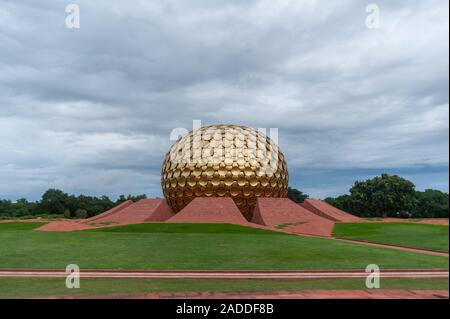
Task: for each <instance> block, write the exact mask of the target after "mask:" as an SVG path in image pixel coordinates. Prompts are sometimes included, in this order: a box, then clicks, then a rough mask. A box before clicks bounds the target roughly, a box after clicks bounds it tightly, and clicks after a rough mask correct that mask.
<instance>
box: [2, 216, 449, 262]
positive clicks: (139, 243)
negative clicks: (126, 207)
mask: <svg viewBox="0 0 450 319" xmlns="http://www.w3.org/2000/svg"><path fill="white" fill-rule="evenodd" d="M5 227H6V226H3V228H5ZM15 227H16V226H14V225H9V227H6V229H2V230H0V243H1V245H0V268H57V269H65V267H66V266H67V265H68V264H77V265H79V266H80V267H81V269H211V270H212V269H299V270H300V269H365V268H366V266H367V265H368V264H377V265H379V266H380V267H381V269H399V268H408V269H412V268H448V258H447V257H441V256H431V255H425V254H419V253H414V252H408V251H399V250H393V249H387V248H380V247H370V246H367V245H362V244H351V243H344V242H338V241H333V240H329V239H322V238H311V237H300V236H295V235H285V234H279V235H278V234H276V235H275V234H273V233H272V232H265V231H264V230H258V232H257V233H253V232H254V231H255V230H253V229H251V230H250V229H249V230H248V232H247V233H232V232H230V229H231V228H234V227H231V228H230V226H228V225H216V226H214V227H217V228H219V229H220V228H221V229H222V230H223V232H209V231H210V230H211V227H213V226H211V225H202V224H190V225H189V226H180V225H174V226H170V225H168V224H165V225H164V226H155V224H145V225H141V226H133V227H131V226H126V227H131V228H129V229H132V230H130V231H129V232H123V231H114V229H109V230H107V229H106V228H105V229H103V230H97V231H78V232H40V231H33V230H17V228H15ZM20 227H22V226H20ZM136 227H137V228H136ZM155 227H162V228H161V229H165V232H154V230H155ZM166 227H168V228H171V227H173V232H167V231H168V228H166ZM180 227H181V228H180ZM117 229H119V228H116V230H117ZM137 229H139V230H140V231H139V232H137V231H136V230H137ZM175 229H178V231H175ZM186 229H190V230H189V232H186ZM208 229H209V230H208ZM234 229H240V228H239V227H238V228H234ZM111 230H112V231H111ZM239 231H241V230H239Z"/></svg>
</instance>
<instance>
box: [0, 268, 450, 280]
mask: <svg viewBox="0 0 450 319" xmlns="http://www.w3.org/2000/svg"><path fill="white" fill-rule="evenodd" d="M80 275H81V277H83V278H145V279H331V278H366V277H367V273H366V272H364V271H362V270H309V271H308V270H273V271H264V270H247V271H244V270H217V271H214V270H82V271H81V273H80ZM66 276H67V273H66V272H65V271H64V270H55V269H53V270H52V269H47V270H45V269H0V277H30V278H35V277H41V278H60V277H66ZM380 277H381V278H448V277H449V272H448V269H419V270H417V269H410V270H408V269H403V270H402V269H399V270H383V271H381V273H380Z"/></svg>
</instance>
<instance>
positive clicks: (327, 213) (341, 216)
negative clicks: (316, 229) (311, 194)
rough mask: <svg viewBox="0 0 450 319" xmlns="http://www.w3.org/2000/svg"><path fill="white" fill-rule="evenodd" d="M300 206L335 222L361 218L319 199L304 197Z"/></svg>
mask: <svg viewBox="0 0 450 319" xmlns="http://www.w3.org/2000/svg"><path fill="white" fill-rule="evenodd" d="M301 206H302V207H304V208H306V209H308V210H310V211H311V212H313V213H314V214H317V215H319V216H321V217H324V218H327V219H329V220H332V221H335V222H359V221H362V219H361V218H359V217H357V216H354V215H352V214H349V213H347V212H344V211H343V210H340V209H338V208H336V207H334V206H332V205H330V204H328V203H326V202H324V201H322V200H319V199H305V201H304V202H303V204H301Z"/></svg>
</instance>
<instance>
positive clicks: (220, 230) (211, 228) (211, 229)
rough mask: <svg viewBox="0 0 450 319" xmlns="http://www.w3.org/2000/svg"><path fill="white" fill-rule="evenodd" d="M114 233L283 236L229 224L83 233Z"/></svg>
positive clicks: (158, 225)
mask: <svg viewBox="0 0 450 319" xmlns="http://www.w3.org/2000/svg"><path fill="white" fill-rule="evenodd" d="M92 231H94V232H108V233H109V232H116V233H119V232H120V233H162V234H174V233H177V234H254V235H257V234H260V235H277V236H279V235H285V236H289V235H288V234H283V233H279V232H275V231H270V230H264V229H258V228H251V227H244V226H239V225H231V224H201V226H199V224H163V223H155V224H153V223H148V224H134V225H125V226H115V227H105V228H98V229H90V230H85V232H92Z"/></svg>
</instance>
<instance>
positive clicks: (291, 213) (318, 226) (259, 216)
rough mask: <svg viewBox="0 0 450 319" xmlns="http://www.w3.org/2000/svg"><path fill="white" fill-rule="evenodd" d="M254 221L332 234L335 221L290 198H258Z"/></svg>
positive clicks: (293, 229) (300, 232)
mask: <svg viewBox="0 0 450 319" xmlns="http://www.w3.org/2000/svg"><path fill="white" fill-rule="evenodd" d="M252 223H255V224H260V225H265V226H269V227H272V228H274V230H283V231H288V232H293V233H298V234H307V235H316V236H331V232H332V231H333V227H334V222H333V221H331V220H329V219H326V218H323V217H321V216H318V215H316V214H314V213H312V212H310V211H309V210H307V209H305V208H303V207H301V206H300V205H298V204H296V203H294V202H293V201H291V200H290V199H288V198H258V199H257V201H256V208H255V211H254V213H253V219H252Z"/></svg>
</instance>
